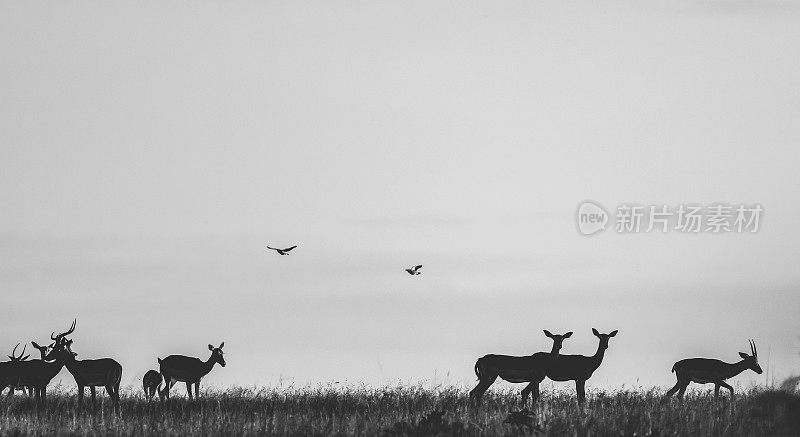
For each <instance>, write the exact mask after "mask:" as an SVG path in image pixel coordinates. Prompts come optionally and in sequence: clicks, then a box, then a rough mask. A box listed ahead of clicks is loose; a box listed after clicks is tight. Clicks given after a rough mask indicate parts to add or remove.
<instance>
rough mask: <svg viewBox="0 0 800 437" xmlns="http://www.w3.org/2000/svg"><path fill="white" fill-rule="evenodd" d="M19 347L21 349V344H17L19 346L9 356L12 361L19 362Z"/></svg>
mask: <svg viewBox="0 0 800 437" xmlns="http://www.w3.org/2000/svg"><path fill="white" fill-rule="evenodd" d="M18 347H19V343H17V345H16V346H14V350H13V351H11V355H9V356H8V358H11V361H16V360H17V348H18Z"/></svg>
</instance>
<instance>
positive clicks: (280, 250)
mask: <svg viewBox="0 0 800 437" xmlns="http://www.w3.org/2000/svg"><path fill="white" fill-rule="evenodd" d="M295 247H297V246H292V247H287V248H286V249H277V248H274V247H269V246H267V249H272V250H274V251H276V252H278V253H279V254H281V255H288V254H289V251H290V250H292V249H294V248H295Z"/></svg>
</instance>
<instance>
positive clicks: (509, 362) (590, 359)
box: [0, 321, 762, 409]
mask: <svg viewBox="0 0 800 437" xmlns="http://www.w3.org/2000/svg"><path fill="white" fill-rule="evenodd" d="M75 323H76V321H73V322H72V326H70V328H69V329H68V330H67V331H66V332H63V333H60V334H57V335H56V334H55V333H52V334H51V335H50V339H51V340H52V343H51V344H50V345H48V346H39V344H37V343H36V342H35V341H32V342H31V344H32V345H33V347H34V348H36V349H37V350H38V351H39V353H40V358H39V359H33V360H28V358H29V355H24V354H25V347H23V350H22V352H21V353H20V354H19V355H18V356H17V355H16V350H17V347H19V344H17V346H15V347H14V350H13V351H12V352H11V355H9V356H8V357H9V359H10V361H6V362H0V391H2V390H3V389H5V388H8V389H9V391H8V395H7V396H8V397H10V396H12V395H13V394H14V392H15V391H16V390H22V391H23V392H25V391H27V393H28V395H29V396H35V397H36V401H37V404H44V402H45V395H46V389H47V385H48V384H49V383H50V381H52V379H53V378H55V376H56V375H57V374H58V373H59V372H60V371H61V369H62V367H66V368H67V370H68V371H69V373H70V374H72V376H73V377H74V378H75V383H76V384H77V386H78V405H79V406H81V405H82V401H83V394H84V387H89V390H90V392H91V395H92V405H93V406H94V402H95V387H105V389H106V392H107V393H108V396H109V397H110V398H111V401H112V405H113V408H115V409H118V408H119V384H120V380H121V379H122V366H121V365H120V364H119V363H118V362H117V361H115V360H114V359H111V358H101V359H94V360H78V359H77V358H76V357H77V355H78V354H77V353H75V352H74V351H73V350H72V344H73V341H72V339H70V338H69V337H68V336H69V335H70V334H72V333H73V332H74V331H75ZM592 333H593V334H594V336H595V337H597V338H598V345H597V351H596V352H595V353H594V355H590V356H585V355H561V354H560V351H561V348H562V345H563V342H564V340H566V339H568V338H570V337H571V336H572V332H567V333H565V334H563V335H557V334H552V333H550V331H547V330H545V331H544V334H545V335H546V336H547V337H549V338H550V339H551V340H552V341H553V347H552V349H551V350H550V352H536V353H534V354H533V355H528V356H509V355H495V354H489V355H485V356H483V357H481V358H479V359H478V361H477V362H476V363H475V375H477V377H478V385H477V386H476V387H475V388H474V389H472V390H471V391H470V394H469V397H470V403H471V404H473V405H477V404H479V403H480V399H481V396H482V395H483V394H484V393H485V392H486V390H488V389H489V387H490V386H491V385H492V383H494V382H495V380H497V378H498V377H499V378H501V379H504V380H506V381H508V382H514V383H521V382H526V383H528V385H527V386H526V387H525V388H524V389H523V390H522V404H523V406H525V405H526V404H527V398H528V396H530V395H531V394H532V399H533V402H536V400H537V399H538V398H539V384H540V383H541V382H542V381H543V380H544V379H545V378H549V379H551V380H553V381H575V388H576V394H577V399H578V404H580V405H583V404H584V402H585V401H586V390H585V387H586V381H587V380H588V379H589V378H591V376H592V374H593V373H594V371H595V370H597V368H598V367H600V365H601V364H602V362H603V357H604V355H605V351H606V349H608V342H609V340H610V339H611V338H612V337H614V336H616V335H617V331H616V330H614V331H611V332H610V333H608V334H601V333H600V332H598V331H597V330H596V329H594V328H592ZM224 346H225V343H224V342H223V343H221V344H220V345H219V346H218V347H214V346H213V345H211V344H209V345H208V349H209V351H211V356H210V357H209V358H208V359H207V360H206V361H202V360H200V359H199V358H194V357H187V356H183V355H170V356H168V357H166V358H164V359H161V358H158V364H159V371H156V370H149V371H148V372H147V373H145V375H144V378H143V379H142V385H143V389H144V392H145V396H146V397H147V399H152V398H153V396H155V395H156V394H158V395H159V398H160V399H161V400H162V401H163V400H165V399H169V391H170V389H171V388H172V386H173V385H175V383H176V382H184V383H186V391H187V393H188V395H189V399H193V398H196V397H199V395H200V380H201V379H202V378H203V377H204V376H205V375H207V374H208V373H209V372H210V371H211V369H213V368H214V365H215V364H219V365H221V366H223V367H225V358H224V353H223V351H222V348H223V347H224ZM739 355H740V357H741V361H738V362H736V363H726V362H723V361H720V360H715V359H708V358H690V359H685V360H681V361H678V362H676V363H675V365H673V367H672V372H674V373H675V376H676V377H677V383H676V384H675V386H674V387H672V388H671V389H670V390H669V391H668V392H667V393H666V395H665V396H664V401H667V400H668V399H669V398H670V396H672V395H673V394H675V393H676V392H677V393H678V397H679V398H682V397H683V394H684V392H685V391H686V387H687V386H688V385H689V383H691V382H696V383H699V384H709V383H710V384H714V386H715V390H714V393H715V396H719V389H720V387H724V388H726V389H728V390H730V393H731V396H733V387H731V386H730V385H728V384H727V383H726V382H725V380H727V379H728V378H732V377H734V376H736V375H738V374H739V373H741V372H743V371H745V370H747V369H751V370H753V371H754V372H756V373H759V374H760V373H761V372H762V371H761V367H760V366H759V364H758V352H757V350H756V345H755V343H754V342H753V341H752V340H750V354H747V353H744V352H740V353H739ZM162 384H163V388H162ZM193 385H194V395H193V394H192V386H193Z"/></svg>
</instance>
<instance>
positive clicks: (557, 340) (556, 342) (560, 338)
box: [544, 329, 572, 353]
mask: <svg viewBox="0 0 800 437" xmlns="http://www.w3.org/2000/svg"><path fill="white" fill-rule="evenodd" d="M544 335H546V336H548V337H550V338H551V339H552V340H553V351H555V353H558V351H560V350H561V346H562V345H563V344H564V339H565V338H570V337H572V331H570V332H567V333H566V334H564V335H558V334H552V333H550V331H548V330H546V329H545V330H544Z"/></svg>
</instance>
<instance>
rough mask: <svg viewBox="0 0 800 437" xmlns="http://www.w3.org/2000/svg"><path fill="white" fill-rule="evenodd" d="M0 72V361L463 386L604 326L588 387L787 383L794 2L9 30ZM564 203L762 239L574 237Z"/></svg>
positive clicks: (87, 14)
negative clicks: (680, 208)
mask: <svg viewBox="0 0 800 437" xmlns="http://www.w3.org/2000/svg"><path fill="white" fill-rule="evenodd" d="M0 56H2V62H0V102H1V103H0V289H2V293H3V296H4V298H5V305H3V309H2V310H0V317H2V319H3V320H4V322H3V326H4V329H3V330H2V331H1V332H0V349H3V348H7V349H9V351H10V349H11V347H13V345H14V344H16V343H17V342H20V341H26V340H37V341H44V339H46V338H47V337H46V336H47V335H49V333H50V331H52V330H54V329H66V328H67V327H68V325H69V323H70V322H71V320H72V318H73V317H78V327H77V330H76V332H75V335H74V340H75V345H74V346H75V347H74V349H75V350H76V351H77V352H78V353H80V354H81V357H83V358H94V357H101V356H112V357H115V358H117V360H118V361H120V362H121V363H122V365H123V367H124V372H125V373H124V377H123V383H130V382H134V381H135V380H136V378H141V376H142V374H143V373H144V372H145V371H146V370H148V369H150V368H157V362H156V357H157V356H161V357H164V356H166V355H168V354H170V353H182V354H188V355H196V356H200V357H201V358H203V359H205V358H207V355H208V350H207V349H206V344H207V343H209V342H212V343H215V344H216V343H219V342H220V341H223V340H224V341H225V344H226V346H225V350H226V352H227V355H226V360H227V361H228V367H226V368H224V369H219V368H217V369H215V370H214V371H213V372H212V373H211V375H209V377H208V383H210V384H214V385H226V384H231V383H239V384H275V383H276V382H277V381H278V380H279V379H281V378H283V379H284V380H294V381H296V382H298V383H305V382H317V381H331V380H337V381H338V380H342V381H344V380H349V381H360V380H363V381H367V382H369V383H382V382H386V381H395V380H397V379H403V380H413V381H418V380H435V381H445V382H453V383H462V382H463V383H465V384H471V383H472V381H474V375H473V373H472V372H473V370H472V369H473V364H474V361H475V359H477V358H478V357H479V356H481V355H483V354H486V353H490V352H493V353H507V354H519V355H523V354H529V353H532V352H534V351H538V350H549V348H550V342H549V340H548V339H546V338H545V337H544V335H543V334H542V333H541V330H542V329H549V330H551V331H554V332H559V333H560V332H562V331H568V330H572V331H575V332H576V335H575V336H573V338H571V339H569V340H567V341H566V342H565V343H564V349H563V350H564V352H565V353H585V354H591V353H593V352H594V350H595V348H596V346H597V341H596V339H595V338H594V337H593V336H592V335H591V332H590V328H592V327H596V328H597V329H599V330H600V331H602V332H609V331H611V330H613V329H618V330H619V331H620V334H619V335H618V336H617V337H616V338H614V339H612V341H611V345H610V349H609V350H608V353H607V355H606V360H605V362H604V364H603V366H602V367H601V368H600V370H598V372H597V373H596V374H595V376H594V377H593V379H592V380H591V381H590V384H589V385H590V386H591V385H593V386H599V385H605V386H619V385H621V384H628V385H631V384H637V383H639V384H644V385H651V384H662V385H667V384H671V383H672V382H673V378H674V376H673V375H672V374H670V368H671V367H672V363H673V362H674V361H676V360H678V359H681V358H685V357H689V356H710V357H717V358H721V359H725V360H728V361H734V360H736V359H738V356H737V354H736V353H737V352H738V351H746V350H747V339H748V338H754V339H755V340H756V343H757V344H758V345H759V349H760V350H759V352H760V358H761V361H762V367H765V369H766V368H767V363H766V361H767V358H769V368H770V371H769V377H770V378H772V377H775V378H781V377H783V376H786V375H788V374H790V373H793V372H794V373H797V372H800V357H798V350H800V341H798V338H797V335H798V334H800V326H798V325H800V324H799V323H798V318H797V310H798V308H800V293H798V291H800V289H799V288H800V270H798V269H797V267H796V265H795V264H796V261H797V253H798V252H797V247H798V244H800V237H799V236H798V235H799V234H798V224H797V217H798V216H800V204H798V199H800V178H798V177H797V165H798V161H799V159H798V158H800V155H798V152H797V146H798V144H799V143H800V123H798V122H797V121H798V119H800V5H798V4H797V3H794V2H788V1H763V2H755V1H706V2H680V1H664V2H603V3H598V2H527V1H525V2H502V3H497V2H461V1H459V2H440V1H424V2H385V1H369V2H367V1H363V2H362V1H346V2H344V1H340V2H261V1H255V2H206V1H191V2H188V1H187V2H164V1H159V2H146V1H137V2H127V3H122V2H78V1H63V2H58V3H47V2H11V1H3V2H0ZM585 199H593V200H596V201H597V202H600V203H601V204H603V205H605V206H607V207H609V208H610V209H611V208H613V207H614V206H615V205H618V204H620V203H623V202H638V203H641V204H668V205H677V204H681V203H701V204H710V203H715V202H727V203H731V204H739V203H746V204H753V203H760V204H761V205H763V207H764V209H765V212H764V215H763V217H762V221H761V230H760V231H759V232H758V233H757V234H737V233H732V234H725V235H711V234H700V235H684V234H680V233H675V232H671V233H667V234H663V235H661V234H653V235H640V234H637V235H618V234H615V233H614V232H610V231H609V232H605V233H603V234H600V235H597V236H594V237H591V238H587V237H584V236H581V235H580V234H579V233H578V232H577V230H576V228H575V217H574V214H575V208H576V206H577V205H578V203H579V202H581V201H583V200H585ZM267 243H270V244H272V245H277V246H288V245H292V244H299V245H300V247H299V248H298V249H297V250H295V251H294V252H292V254H291V256H286V257H281V256H278V255H276V254H275V253H269V252H266V250H265V246H266V244H267ZM417 263H421V264H424V266H425V267H424V268H423V274H422V275H420V276H417V277H411V276H409V275H407V274H406V273H405V272H404V271H403V268H405V267H408V266H411V265H414V264H417ZM65 374H66V372H65V373H64V374H62V375H65ZM766 377H767V375H766V374H765V375H762V376H760V377H758V378H756V376H755V375H754V374H752V373H748V374H743V375H742V376H740V377H739V378H738V379H737V380H736V381H739V382H741V383H744V384H747V383H749V382H751V381H757V382H760V383H763V382H765V381H766V380H767V379H766ZM67 379H68V377H67ZM137 384H138V383H137Z"/></svg>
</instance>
